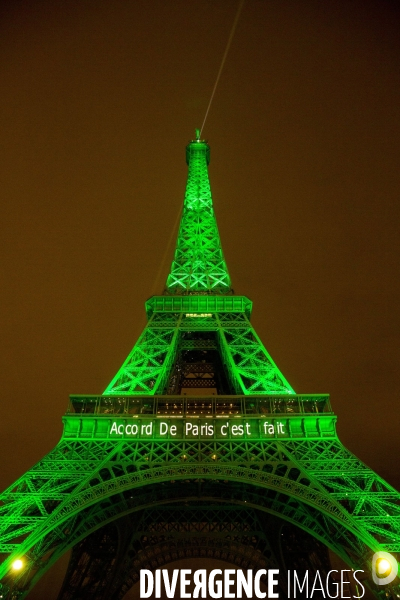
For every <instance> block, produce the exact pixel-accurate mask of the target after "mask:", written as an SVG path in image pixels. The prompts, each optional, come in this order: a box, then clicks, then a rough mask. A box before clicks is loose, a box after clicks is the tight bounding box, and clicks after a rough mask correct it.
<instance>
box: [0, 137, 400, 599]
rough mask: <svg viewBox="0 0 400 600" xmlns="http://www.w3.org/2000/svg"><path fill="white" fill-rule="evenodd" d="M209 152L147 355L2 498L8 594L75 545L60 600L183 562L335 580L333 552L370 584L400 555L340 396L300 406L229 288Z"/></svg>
mask: <svg viewBox="0 0 400 600" xmlns="http://www.w3.org/2000/svg"><path fill="white" fill-rule="evenodd" d="M209 156H210V150H209V146H208V144H207V143H206V142H205V141H202V140H200V139H199V137H198V136H197V139H195V140H193V141H191V142H190V143H189V144H188V146H187V149H186V158H187V163H188V167H189V171H188V180H187V186H186V194H185V199H184V207H183V214H182V219H181V224H180V229H179V234H178V240H177V244H176V249H175V253H174V258H173V262H172V267H171V271H170V274H169V275H168V278H167V282H166V287H165V291H164V294H163V295H161V296H153V297H152V298H151V299H150V300H148V301H147V302H146V312H147V318H148V321H147V325H146V327H145V329H144V331H143V333H142V334H141V336H140V337H139V339H138V341H137V343H136V344H135V346H134V348H133V350H132V351H131V352H130V354H129V355H128V358H127V359H126V361H125V362H124V364H123V365H122V367H121V368H120V370H119V371H118V372H117V374H116V376H115V377H114V379H113V380H112V381H111V383H110V385H109V386H108V387H107V389H106V390H105V392H104V393H103V394H102V395H98V396H71V398H70V403H69V406H68V410H67V413H66V415H65V416H64V417H63V423H64V431H63V435H62V438H61V440H60V442H59V444H58V445H57V446H56V447H55V448H54V449H53V450H52V451H51V452H50V453H49V454H47V456H45V457H44V458H43V459H42V460H41V461H40V462H39V463H38V464H37V465H35V466H34V467H32V468H31V469H30V470H29V471H28V472H27V473H25V474H24V475H23V476H22V477H21V478H20V479H19V480H18V481H16V482H15V483H14V484H13V485H12V486H11V487H10V488H9V489H8V490H6V491H5V492H3V494H1V496H0V559H1V563H0V582H1V583H0V595H1V594H2V597H3V598H8V599H11V598H23V597H25V596H26V595H27V594H28V592H29V590H30V589H32V587H33V586H34V585H35V584H36V582H37V581H38V580H39V578H40V577H41V576H42V574H43V573H44V572H45V571H46V570H47V569H48V568H50V567H51V565H53V564H54V563H55V561H57V560H58V558H59V557H61V556H62V555H63V554H64V553H65V552H66V551H67V550H69V549H71V548H73V550H72V554H71V559H70V563H69V567H68V571H67V575H66V578H65V581H64V584H63V587H62V589H61V591H60V595H59V599H60V600H77V599H78V598H85V599H92V598H93V599H96V600H106V599H107V600H114V599H122V598H123V596H124V594H125V593H126V592H127V590H129V588H130V587H131V586H132V585H133V583H135V581H137V579H138V574H139V570H140V569H141V568H159V567H160V566H162V565H165V564H168V563H169V562H171V561H173V560H175V559H178V558H185V557H192V558H201V557H206V556H207V557H214V558H223V559H225V560H228V561H230V562H232V563H234V564H236V565H238V567H239V568H246V569H247V568H253V569H254V568H269V567H271V566H275V567H276V566H278V567H281V571H282V573H284V571H285V570H287V569H295V568H296V569H300V570H301V568H305V565H308V567H309V568H310V569H314V570H315V569H320V570H322V571H324V570H325V571H326V570H328V569H329V560H328V554H327V550H326V549H327V548H329V549H330V550H332V551H333V552H334V553H336V554H337V555H338V556H339V557H341V559H343V560H344V561H345V562H346V563H347V564H348V565H349V567H350V568H354V569H364V570H365V571H366V572H367V573H370V571H371V561H372V556H373V554H374V553H375V552H377V551H380V550H383V551H387V552H390V553H392V554H394V555H395V556H397V559H398V553H399V552H400V494H399V493H398V492H397V491H396V490H394V489H393V488H392V487H391V486H390V485H388V484H387V483H386V482H385V481H384V480H382V479H381V478H380V477H379V476H378V475H377V474H376V473H374V472H373V471H372V470H371V469H369V468H368V467H367V466H366V465H364V464H363V463H362V462H361V461H360V460H358V459H357V458H356V457H355V456H354V455H353V454H352V453H351V452H349V451H348V450H347V449H346V448H345V447H344V446H343V445H342V444H341V442H340V441H339V439H338V437H337V434H336V417H335V415H334V413H333V412H332V409H331V405H330V400H329V396H328V395H324V394H318V395H312V394H307V395H300V394H296V393H295V391H294V390H293V388H292V387H291V386H290V384H289V383H288V381H287V380H286V379H285V377H284V376H283V374H282V373H281V372H280V371H279V369H278V368H277V366H276V365H275V363H274V362H273V360H272V358H271V357H270V355H269V354H268V352H267V351H266V349H265V348H264V346H263V344H262V342H261V341H260V339H259V338H258V336H257V334H256V332H255V331H254V329H253V327H252V325H251V321H250V317H251V311H252V303H251V301H250V300H249V299H248V298H246V297H245V296H237V295H235V294H234V292H233V290H232V287H231V282H230V277H229V273H228V269H227V266H226V262H225V259H224V255H223V252H222V247H221V242H220V238H219V233H218V228H217V223H216V219H215V214H214V209H213V203H212V196H211V191H210V184H209V180H208V171H207V166H208V162H209ZM316 550H317V552H316ZM317 555H318V558H316V557H317ZM15 561H20V562H19V563H15ZM13 565H14V567H13ZM15 567H19V569H16V568H15ZM280 585H281V592H282V595H281V597H285V589H286V583H285V579H284V576H283V575H282V581H281V583H280ZM373 589H374V592H375V594H376V595H378V596H379V595H383V596H384V597H387V596H390V595H392V594H395V593H396V594H400V590H399V586H398V579H396V580H394V582H393V583H392V584H391V585H390V586H387V587H384V586H381V587H380V586H375V587H374V588H373ZM385 594H386V596H385ZM314 597H315V598H316V597H317V596H314Z"/></svg>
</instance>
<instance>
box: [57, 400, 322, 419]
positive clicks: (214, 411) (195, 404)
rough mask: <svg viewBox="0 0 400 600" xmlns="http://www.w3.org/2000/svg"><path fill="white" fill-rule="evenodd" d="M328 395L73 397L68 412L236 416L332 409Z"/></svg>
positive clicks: (319, 411)
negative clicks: (289, 396)
mask: <svg viewBox="0 0 400 600" xmlns="http://www.w3.org/2000/svg"><path fill="white" fill-rule="evenodd" d="M331 410H332V409H331V406H330V402H329V396H317V397H316V396H293V397H291V398H287V397H285V398H282V397H279V396H273V397H271V396H269V397H258V398H254V397H251V398H249V397H244V396H239V397H238V396H234V397H222V396H214V397H210V398H205V397H196V398H189V397H183V396H158V397H154V396H152V397H137V396H136V397H132V396H129V397H128V396H89V397H82V396H79V397H74V396H72V397H71V398H70V402H69V407H68V413H69V414H71V413H72V414H74V413H75V414H76V413H80V414H82V413H84V414H113V415H117V414H119V415H159V416H162V415H165V416H171V417H174V416H175V417H182V416H204V417H207V416H235V415H254V416H256V415H261V416H262V415H267V414H288V413H290V414H293V413H326V412H331Z"/></svg>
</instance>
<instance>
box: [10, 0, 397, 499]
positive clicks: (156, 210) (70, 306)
mask: <svg viewBox="0 0 400 600" xmlns="http://www.w3.org/2000/svg"><path fill="white" fill-rule="evenodd" d="M236 7H237V2H236V0H235V1H233V0H232V1H223V0H202V1H199V2H194V1H192V2H190V1H189V2H188V1H187V0H186V1H183V0H182V1H180V0H179V1H177V0H170V1H157V0H150V1H149V0H135V1H132V0H131V1H128V0H125V1H122V0H113V1H112V2H109V1H105V0H104V1H103V0H95V1H94V0H93V1H89V0H88V1H85V2H81V1H70V2H69V1H67V2H54V1H50V0H48V1H46V0H43V1H31V2H23V1H20V2H18V1H8V2H4V3H3V4H2V6H1V8H0V81H1V91H0V124H1V131H0V140H1V159H0V177H1V196H2V210H1V213H2V216H1V230H2V231H1V237H0V244H1V255H2V260H1V282H0V295H1V307H2V310H1V371H2V391H1V405H2V408H1V420H0V460H1V463H0V464H1V472H0V487H1V488H4V487H5V486H7V485H8V484H11V483H12V482H13V481H14V480H15V479H16V478H17V477H18V476H19V475H21V474H22V473H23V472H24V471H25V470H26V469H28V468H29V467H30V466H31V465H32V464H33V463H35V462H36V461H37V460H39V459H40V458H41V457H42V456H43V455H44V454H45V453H46V452H48V451H49V450H50V449H51V448H52V447H53V446H54V445H55V444H56V442H57V441H58V439H59V437H60V434H61V417H62V415H63V413H64V412H65V409H66V406H67V401H68V395H69V394H71V393H81V394H84V393H93V394H97V393H101V392H102V391H103V390H104V388H105V387H106V385H107V384H108V383H109V381H110V380H111V379H112V377H113V376H114V374H115V372H116V371H117V369H118V368H119V367H120V365H121V363H122V362H123V360H124V358H125V357H126V355H127V354H128V352H129V351H130V349H131V347H132V346H133V344H134V343H135V341H136V339H137V337H138V335H139V333H140V332H141V330H142V328H143V326H144V323H145V318H144V301H145V300H146V298H147V297H149V296H150V295H152V294H154V293H161V291H162V288H163V284H164V280H165V277H166V275H167V270H168V266H169V264H170V261H171V259H172V252H173V245H170V247H169V249H168V252H167V254H166V249H167V245H168V241H169V240H170V237H171V230H172V229H173V227H174V223H175V222H176V218H177V214H178V211H179V209H180V206H181V203H182V199H183V193H184V188H185V182H186V165H185V144H186V142H187V141H188V139H189V138H191V137H192V135H193V131H194V128H195V127H198V126H200V124H201V122H202V120H203V117H204V113H205V110H206V107H207V103H208V100H209V97H210V94H211V90H212V87H213V84H214V81H215V77H216V74H217V71H218V68H219V64H220V61H221V58H222V54H223V52H224V48H225V44H226V41H227V38H228V35H229V31H230V28H231V25H232V22H233V19H234V15H235V11H236ZM399 14H400V11H399V4H398V3H397V2H388V1H385V0H375V1H372V0H371V1H369V0H358V1H357V0H354V1H352V2H348V1H347V0H342V1H340V0H335V1H330V0H327V1H326V2H321V1H320V0H316V1H315V2H313V1H305V0H302V1H300V0H298V1H285V0H283V1H278V0H271V1H269V0H264V1H257V0H247V1H246V3H245V6H244V9H243V11H242V15H241V18H240V21H239V24H238V27H237V30H236V34H235V38H234V40H233V44H232V46H231V49H230V53H229V55H228V59H227V62H226V65H225V69H224V71H223V73H222V77H221V80H220V84H219V87H218V89H217V92H216V95H215V98H214V102H213V105H212V107H211V110H210V114H209V117H208V120H207V123H206V126H205V129H204V137H206V138H207V139H208V140H209V143H210V145H211V165H210V179H211V186H212V191H213V197H214V202H215V208H216V213H217V218H218V224H219V228H220V233H221V238H222V244H223V248H224V252H225V255H226V258H227V261H228V267H229V269H230V273H231V276H232V279H233V283H234V287H235V291H236V292H237V293H240V294H245V295H247V296H249V297H250V298H251V299H252V300H253V301H254V310H253V323H254V325H255V327H256V330H257V332H258V333H259V335H260V337H261V339H262V340H263V342H264V344H265V346H266V347H267V349H268V351H269V352H270V353H271V355H272V356H273V358H274V360H275V361H276V363H277V364H278V366H279V367H280V369H281V370H282V371H283V373H284V374H285V376H286V377H287V379H288V380H289V381H290V383H291V384H292V385H293V386H294V388H295V390H296V391H297V392H300V393H307V392H308V393H318V392H328V393H330V394H331V400H332V404H333V407H334V410H335V411H336V413H337V415H338V419H339V421H338V430H339V435H340V437H341V439H342V441H343V442H344V443H345V444H346V446H348V447H349V448H350V449H351V450H352V451H354V452H355V453H356V454H357V455H358V456H359V457H360V458H361V459H363V460H364V461H365V462H366V463H367V464H368V465H370V466H371V467H373V468H374V469H376V470H377V471H378V472H379V473H380V474H381V475H382V476H384V477H385V478H386V479H387V480H388V481H389V482H391V483H392V484H394V485H396V487H398V488H399V487H400V473H399V472H398V470H397V472H396V469H398V460H395V457H396V458H397V459H398V455H399V450H400V448H399V446H400V443H399V438H398V436H399V429H400V421H399V417H400V408H399V400H400V399H399V391H398V375H399V366H398V365H399V341H400V332H399V309H398V299H399V297H400V289H399V288H400V283H399V212H400V209H399V188H400V185H399V183H400V169H399V155H400V109H399V106H400V102H399V101H400V97H399V96H400V82H399V64H400V37H399V35H398V32H399ZM163 260H164V264H163ZM160 265H163V266H162V268H161V271H160Z"/></svg>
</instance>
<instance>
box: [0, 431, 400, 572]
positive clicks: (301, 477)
mask: <svg viewBox="0 0 400 600" xmlns="http://www.w3.org/2000/svg"><path fill="white" fill-rule="evenodd" d="M340 467H342V469H343V471H342V470H341V469H340ZM215 479H217V480H222V481H231V482H237V483H240V484H250V485H252V486H255V487H260V488H263V489H265V490H271V491H272V492H274V493H280V494H283V495H285V497H286V503H282V504H281V506H280V507H279V510H282V511H283V514H282V513H281V515H282V516H283V518H285V513H284V511H285V505H286V506H290V502H289V503H288V502H287V499H288V498H291V499H292V500H293V499H294V500H295V501H296V502H298V503H299V504H301V505H304V506H308V507H311V509H313V511H314V512H317V513H320V514H322V515H324V518H325V519H327V520H328V521H335V523H336V528H337V527H338V524H339V525H340V528H341V529H342V530H343V531H344V530H345V531H347V532H348V533H349V534H350V537H356V538H357V537H358V538H359V539H360V540H361V541H362V542H363V544H364V546H363V549H361V547H360V548H359V549H358V551H357V554H358V556H359V559H360V560H361V561H364V559H365V556H366V555H367V554H368V553H369V551H368V548H370V549H372V550H374V551H375V550H376V549H379V547H381V546H382V542H383V543H385V542H386V540H387V539H391V540H392V542H393V544H392V546H391V547H390V548H388V547H387V545H386V546H385V549H388V550H389V551H392V552H393V551H396V550H397V549H398V548H399V549H400V535H399V533H398V532H399V530H400V528H399V529H398V530H397V532H396V530H395V531H393V529H394V527H395V526H396V523H397V522H398V520H399V518H400V517H399V514H400V502H399V500H400V495H399V494H398V493H397V492H396V491H395V490H393V488H390V486H388V484H386V483H385V482H384V481H383V480H381V479H380V478H379V477H378V476H377V475H376V474H374V473H373V472H372V471H371V470H370V469H368V468H367V467H365V465H363V464H362V463H361V462H360V461H358V459H356V457H354V456H353V455H352V454H351V453H350V452H348V451H347V450H346V449H345V448H344V447H343V446H342V445H341V444H340V442H339V441H338V440H337V439H334V440H321V439H318V440H306V441H304V440H302V441H291V440H290V441H278V440H274V441H271V442H270V441H257V442H248V441H242V442H234V443H232V442H224V441H213V442H204V441H202V442H201V443H200V442H183V441H181V442H165V443H154V442H148V443H147V442H140V443H132V442H125V441H121V442H115V441H110V442H106V443H105V442H94V441H91V440H90V441H89V440H87V441H86V440H83V441H68V440H62V441H61V442H60V444H59V445H58V446H57V447H56V448H55V449H54V450H53V451H52V452H51V453H50V454H49V455H47V456H46V457H45V458H44V459H43V460H42V461H40V463H38V465H36V467H34V468H33V469H31V470H30V471H28V472H27V473H26V474H25V475H24V476H23V477H22V478H21V479H20V480H18V482H17V483H16V484H15V485H14V486H11V488H9V490H7V491H6V492H5V493H4V494H2V495H1V497H0V502H1V503H2V505H0V516H1V517H2V521H1V522H2V529H1V531H0V551H2V552H3V556H4V554H9V557H8V560H7V559H6V561H5V562H4V563H3V565H2V575H3V576H4V575H6V574H7V570H8V565H9V561H10V560H12V559H13V556H16V555H21V554H24V555H26V554H27V553H29V551H30V549H33V548H35V551H34V553H33V554H34V556H32V559H34V560H33V562H32V570H33V571H35V570H36V569H35V567H34V565H35V563H36V562H37V561H38V560H39V556H42V557H43V556H44V555H45V554H46V553H49V552H53V551H54V549H55V546H54V539H56V538H58V539H59V540H61V539H63V537H64V538H65V537H68V535H69V532H70V531H71V528H72V530H73V529H74V522H75V521H77V520H79V515H80V514H83V513H84V511H85V510H86V509H87V508H89V507H90V506H92V505H94V504H96V503H100V502H102V501H103V500H104V499H106V498H107V497H111V496H113V495H115V494H123V493H124V492H125V491H129V490H130V489H133V488H143V487H144V486H147V485H150V484H154V483H158V484H159V485H162V484H163V482H168V481H170V480H176V481H178V480H215ZM366 506H367V507H368V508H369V512H368V513H367V515H365V507H366ZM363 507H364V508H363ZM270 510H273V509H272V508H270ZM388 516H389V518H388ZM288 520H289V518H288ZM294 522H296V520H294ZM51 532H53V533H54V535H52V534H51ZM313 534H314V535H316V533H315V532H314V533H313ZM391 536H392V537H391ZM348 537H349V535H348ZM51 538H54V539H53V542H50V539H51ZM350 545H351V544H350ZM39 562H40V560H39ZM0 573H1V571H0ZM26 576H27V575H25V576H24V577H26Z"/></svg>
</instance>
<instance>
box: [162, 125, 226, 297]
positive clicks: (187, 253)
mask: <svg viewBox="0 0 400 600" xmlns="http://www.w3.org/2000/svg"><path fill="white" fill-rule="evenodd" d="M186 162H187V164H188V167H189V169H188V178H187V183H186V192H185V199H184V204H183V214H182V218H181V223H180V227H179V233H178V239H177V243H176V249H175V254H174V259H173V261H172V266H171V272H170V274H169V275H168V278H167V282H166V286H165V293H166V294H168V295H181V294H186V295H189V294H213V295H220V294H232V288H231V281H230V277H229V273H228V268H227V266H226V262H225V258H224V255H223V252H222V247H221V241H220V238H219V233H218V226H217V221H216V218H215V213H214V208H213V201H212V196H211V188H210V182H209V179H208V169H207V166H208V164H209V162H210V147H209V145H208V144H207V142H206V141H205V140H201V139H200V130H199V129H196V139H195V140H192V141H191V142H189V144H188V145H187V146H186Z"/></svg>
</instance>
